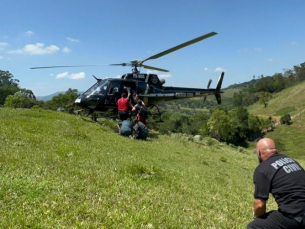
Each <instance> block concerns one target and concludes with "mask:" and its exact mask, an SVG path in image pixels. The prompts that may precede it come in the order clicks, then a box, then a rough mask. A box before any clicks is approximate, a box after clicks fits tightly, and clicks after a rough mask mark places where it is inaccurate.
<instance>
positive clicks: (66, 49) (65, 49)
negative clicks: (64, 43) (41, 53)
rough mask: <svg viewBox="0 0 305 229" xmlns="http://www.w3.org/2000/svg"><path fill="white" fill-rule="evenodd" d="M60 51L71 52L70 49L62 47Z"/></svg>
mask: <svg viewBox="0 0 305 229" xmlns="http://www.w3.org/2000/svg"><path fill="white" fill-rule="evenodd" d="M61 51H62V52H64V53H69V52H71V49H69V48H67V47H64V48H63V49H62V50H61Z"/></svg>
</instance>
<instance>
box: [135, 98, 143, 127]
mask: <svg viewBox="0 0 305 229" xmlns="http://www.w3.org/2000/svg"><path fill="white" fill-rule="evenodd" d="M132 111H133V112H135V113H136V114H137V119H138V120H139V121H141V122H142V123H143V124H144V125H145V126H147V109H146V107H145V104H144V103H143V101H142V100H138V103H137V104H136V105H135V106H134V107H132Z"/></svg>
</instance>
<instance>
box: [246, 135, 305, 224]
mask: <svg viewBox="0 0 305 229" xmlns="http://www.w3.org/2000/svg"><path fill="white" fill-rule="evenodd" d="M256 152H257V157H258V160H259V162H260V164H259V165H258V166H257V168H256V169H255V172H254V178H253V180H254V185H255V191H254V215H253V217H254V220H253V221H252V222H251V223H249V224H248V226H247V228H248V229H255V228H274V229H280V228H283V229H284V228H285V229H288V228H293V229H297V228H305V171H304V169H303V168H302V167H301V165H300V164H299V163H298V162H296V161H295V160H294V159H292V158H289V157H287V156H285V155H283V154H278V152H277V149H276V147H275V143H274V141H273V140H272V139H270V138H263V139H261V140H260V141H259V142H258V143H257V146H256ZM269 193H271V194H272V195H273V197H274V199H275V201H276V202H277V204H278V210H274V211H270V212H266V202H267V200H268V198H269Z"/></svg>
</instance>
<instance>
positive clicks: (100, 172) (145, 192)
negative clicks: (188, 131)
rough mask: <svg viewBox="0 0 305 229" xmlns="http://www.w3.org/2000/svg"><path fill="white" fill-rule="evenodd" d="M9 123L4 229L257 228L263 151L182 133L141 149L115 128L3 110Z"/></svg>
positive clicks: (4, 136) (4, 143) (154, 139)
mask: <svg viewBox="0 0 305 229" xmlns="http://www.w3.org/2000/svg"><path fill="white" fill-rule="evenodd" d="M0 118H1V122H0V143H1V144H0V181H1V182H0V206H1V207H0V228H245V226H246V224H247V223H248V222H249V221H250V220H251V219H252V206H253V205H252V203H253V184H252V174H253V171H254V168H255V167H256V165H257V158H256V155H255V154H254V153H253V149H251V150H249V151H247V150H244V149H242V148H236V147H231V146H228V145H226V144H222V143H219V142H217V141H215V140H213V139H203V140H201V141H200V140H194V139H193V138H192V137H190V136H186V135H182V134H177V135H171V136H162V135H158V134H157V133H151V134H150V137H149V138H148V140H147V141H136V140H131V139H129V138H124V137H121V136H119V135H118V134H117V132H116V131H115V123H114V122H112V121H109V120H100V121H99V122H98V123H95V122H92V121H91V120H90V119H83V118H81V117H78V116H72V115H68V114H64V113H59V112H52V111H45V110H39V109H31V110H27V109H15V110H13V109H5V108H0ZM300 162H301V164H303V165H305V160H301V161H300ZM269 202H270V203H269V204H268V209H269V210H270V209H275V208H276V204H275V203H274V201H273V200H270V201H269Z"/></svg>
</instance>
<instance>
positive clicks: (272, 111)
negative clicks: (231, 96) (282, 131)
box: [249, 81, 305, 117]
mask: <svg viewBox="0 0 305 229" xmlns="http://www.w3.org/2000/svg"><path fill="white" fill-rule="evenodd" d="M304 90H305V81H304V82H301V83H299V84H297V85H295V86H292V87H289V88H286V89H285V90H283V91H281V92H279V93H276V94H273V99H271V100H270V101H269V103H268V106H267V107H264V105H262V104H259V103H255V104H253V105H251V106H249V112H250V113H252V114H254V115H263V116H266V117H268V116H282V115H284V114H287V113H289V114H290V115H295V114H298V113H300V112H302V111H303V110H304V109H305V104H304Z"/></svg>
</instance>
